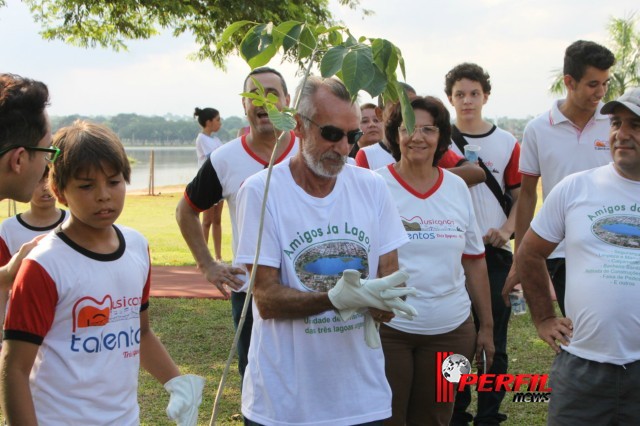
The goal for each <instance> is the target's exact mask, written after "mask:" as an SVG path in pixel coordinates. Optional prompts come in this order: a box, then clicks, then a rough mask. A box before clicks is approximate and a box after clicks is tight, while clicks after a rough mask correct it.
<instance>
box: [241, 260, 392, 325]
mask: <svg viewBox="0 0 640 426" xmlns="http://www.w3.org/2000/svg"><path fill="white" fill-rule="evenodd" d="M247 268H248V269H251V265H247ZM257 268H258V270H257V271H256V282H255V285H254V289H253V298H254V300H255V302H256V306H257V307H258V312H260V316H261V317H262V318H264V319H293V318H303V317H306V316H309V315H317V314H320V313H322V312H325V311H328V310H331V309H334V306H333V304H332V303H331V301H330V300H329V295H328V293H325V292H303V291H299V290H296V289H293V288H289V287H285V286H283V285H282V283H281V282H280V270H279V269H278V268H272V267H269V266H263V265H258V267H257ZM397 270H398V253H397V251H396V250H393V251H391V252H389V253H387V254H385V255H382V256H381V257H380V262H379V266H378V274H379V276H387V275H389V274H391V273H393V272H395V271H397ZM375 312H376V313H380V314H381V315H384V320H386V321H388V320H390V319H391V318H393V314H392V313H390V312H385V311H380V310H375ZM387 317H389V319H387Z"/></svg>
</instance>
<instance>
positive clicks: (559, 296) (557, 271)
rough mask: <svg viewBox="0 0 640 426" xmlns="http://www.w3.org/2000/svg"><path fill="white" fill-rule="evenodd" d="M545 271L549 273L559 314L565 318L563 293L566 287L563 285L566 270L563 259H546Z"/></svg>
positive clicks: (565, 279)
mask: <svg viewBox="0 0 640 426" xmlns="http://www.w3.org/2000/svg"><path fill="white" fill-rule="evenodd" d="M547 270H548V271H549V276H550V277H551V282H552V283H553V289H554V291H555V292H556V300H557V301H558V306H559V307H560V312H562V316H563V317H566V316H567V315H566V314H565V313H564V293H565V287H566V285H565V283H566V281H567V268H566V265H565V262H564V257H556V258H555V259H547Z"/></svg>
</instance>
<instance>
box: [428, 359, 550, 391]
mask: <svg viewBox="0 0 640 426" xmlns="http://www.w3.org/2000/svg"><path fill="white" fill-rule="evenodd" d="M436 371H438V372H439V373H440V374H439V375H438V376H439V377H437V378H436V402H453V400H454V393H453V390H454V387H455V388H456V389H457V391H458V392H461V391H463V390H464V389H465V388H466V387H470V388H471V387H473V388H475V389H476V390H477V391H478V392H500V391H505V392H513V393H514V395H513V402H549V399H550V398H551V388H549V387H548V386H547V381H548V379H549V375H548V374H471V363H470V362H469V360H468V359H467V358H466V357H465V356H464V355H460V354H454V353H453V352H437V353H436Z"/></svg>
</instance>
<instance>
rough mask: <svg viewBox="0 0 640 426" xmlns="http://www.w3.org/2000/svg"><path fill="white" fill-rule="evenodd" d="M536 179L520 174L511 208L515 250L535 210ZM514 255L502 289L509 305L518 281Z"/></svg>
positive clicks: (536, 196)
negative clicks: (517, 191) (518, 190)
mask: <svg viewBox="0 0 640 426" xmlns="http://www.w3.org/2000/svg"><path fill="white" fill-rule="evenodd" d="M538 180H540V177H539V176H528V175H522V183H521V185H520V194H519V196H518V202H517V203H516V205H515V206H514V208H513V209H512V210H515V212H516V217H515V221H516V228H515V233H516V235H515V241H514V243H515V248H516V251H517V250H518V247H520V242H521V241H522V238H523V237H524V235H525V234H526V232H527V229H529V225H530V224H531V220H532V219H533V215H534V213H535V211H536V204H537V203H538ZM516 262H517V260H516V257H514V259H513V265H512V266H511V270H510V271H509V275H508V276H507V280H506V281H505V283H504V288H503V289H502V299H503V300H504V303H505V304H506V305H507V306H511V302H510V301H509V293H510V292H511V290H513V288H514V287H515V286H516V285H517V284H519V283H520V277H519V276H518V272H517V269H516Z"/></svg>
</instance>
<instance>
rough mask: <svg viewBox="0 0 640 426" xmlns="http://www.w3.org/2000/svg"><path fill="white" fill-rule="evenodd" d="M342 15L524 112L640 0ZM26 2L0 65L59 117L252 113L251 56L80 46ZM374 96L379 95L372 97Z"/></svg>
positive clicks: (412, 77)
mask: <svg viewBox="0 0 640 426" xmlns="http://www.w3.org/2000/svg"><path fill="white" fill-rule="evenodd" d="M330 1H331V3H330V5H331V6H330V7H331V9H332V11H333V13H334V16H335V17H336V18H337V19H340V20H342V21H343V23H344V24H345V25H347V26H348V27H349V28H350V29H351V32H352V34H353V35H354V36H356V37H358V36H367V37H382V38H386V39H387V40H389V41H391V42H393V43H394V44H396V45H397V46H398V47H400V49H401V50H402V54H403V56H404V58H405V60H406V70H407V82H408V83H409V84H411V85H412V86H414V87H415V88H416V89H417V91H418V93H419V94H423V95H426V94H430V95H435V96H438V97H441V98H444V92H443V87H444V75H445V74H446V72H447V71H448V70H449V69H450V68H452V67H453V66H455V65H456V64H458V63H460V62H464V61H472V62H476V63H478V64H480V65H481V66H483V67H484V68H485V69H486V70H488V71H489V73H490V74H491V82H492V85H493V90H492V94H491V98H490V99H489V102H488V104H487V106H486V107H485V109H484V112H485V115H486V116H488V117H491V118H494V117H502V116H509V117H514V118H525V117H527V116H530V115H536V114H539V113H541V112H543V111H544V110H546V109H548V108H549V106H550V104H551V102H552V100H553V99H554V98H553V97H552V96H551V95H550V94H549V93H548V87H549V85H550V82H551V76H552V74H553V71H554V70H555V69H558V68H560V67H561V66H562V58H563V54H564V49H565V48H566V47H567V46H568V45H569V44H570V43H571V42H573V41H575V40H578V39H586V40H593V41H596V42H598V43H602V44H605V45H607V44H608V43H609V40H608V34H607V31H606V24H607V22H608V20H609V18H610V17H611V16H613V15H615V16H616V17H622V16H626V15H627V14H628V13H630V12H632V11H634V10H637V9H640V7H638V2H637V0H616V1H615V10H614V8H613V7H612V5H613V4H614V3H613V2H607V1H594V0H535V1H533V0H517V1H514V0H449V1H447V2H435V1H425V0H395V1H389V0H362V4H363V5H365V6H366V7H367V8H368V9H371V10H373V11H374V12H375V15H373V16H369V17H363V16H362V13H360V12H357V11H356V12H354V11H351V10H349V9H347V8H344V7H341V6H338V5H337V4H336V2H335V1H334V0H330ZM39 31H40V27H39V25H38V24H36V23H34V22H33V19H32V17H31V15H30V14H29V11H28V9H27V7H26V6H25V5H24V4H23V3H22V2H20V1H19V0H8V1H7V6H6V7H3V8H0V40H2V48H1V49H0V72H12V73H16V74H20V75H24V76H27V77H31V78H35V79H38V80H42V81H44V82H45V83H46V84H47V85H48V86H49V89H50V92H51V107H50V110H49V111H50V114H51V115H69V114H84V115H89V116H95V115H115V114H118V113H136V114H141V115H164V114H167V113H171V114H176V115H183V116H190V115H192V114H193V110H194V108H195V107H196V106H197V107H215V108H217V109H218V110H220V113H221V115H222V117H228V116H231V115H243V111H242V107H241V100H240V97H239V93H240V92H241V89H242V81H243V80H244V77H245V76H246V74H247V73H248V72H249V70H250V69H249V66H248V65H246V64H245V63H244V61H242V60H241V59H238V58H230V59H229V61H228V63H227V65H228V69H227V72H226V73H225V72H223V71H220V70H218V69H216V68H214V67H213V66H212V65H211V64H210V63H206V62H193V61H191V60H189V59H187V55H188V54H189V53H191V52H194V51H196V50H197V46H196V45H195V43H194V41H193V39H192V38H191V37H190V36H183V37H181V38H178V39H176V38H172V37H171V36H170V35H163V36H158V37H155V38H152V39H150V40H144V41H135V42H130V43H129V51H128V52H119V53H116V52H112V51H109V50H105V49H98V48H96V49H81V48H78V47H72V46H68V45H65V44H64V43H62V42H59V41H56V42H48V41H44V40H43V39H42V38H41V37H40V35H39V34H38V32H39ZM270 65H271V66H273V67H275V68H278V69H280V70H281V71H283V74H284V76H285V78H286V80H287V83H288V84H289V86H290V90H293V88H294V87H295V86H296V85H297V83H298V81H299V77H297V76H296V75H295V68H294V67H293V66H291V65H289V64H284V65H281V64H279V63H278V62H277V61H273V62H272V63H271V64H270ZM361 100H362V101H368V100H369V98H368V96H362V98H361Z"/></svg>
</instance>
